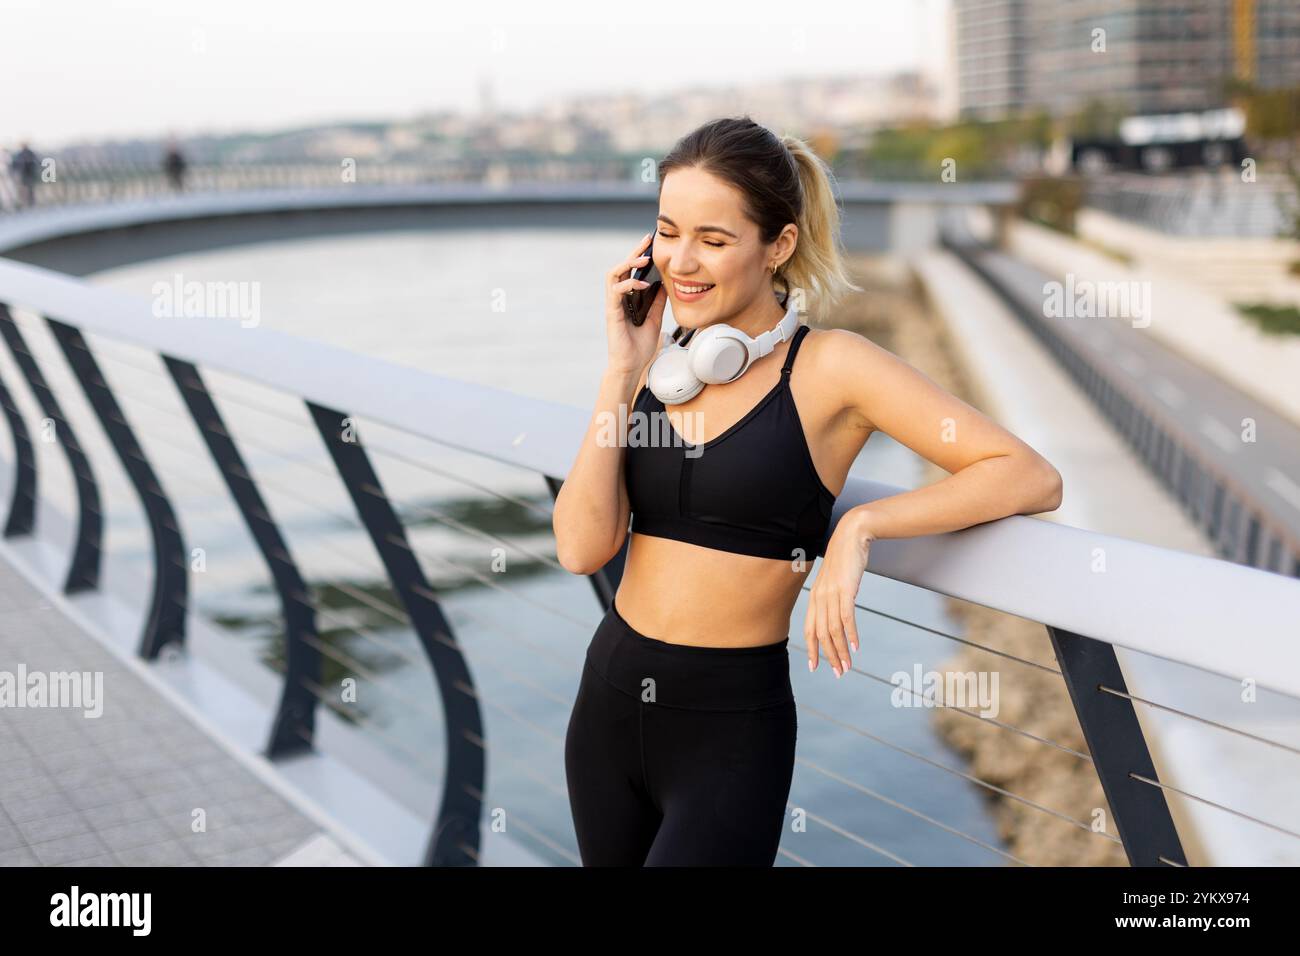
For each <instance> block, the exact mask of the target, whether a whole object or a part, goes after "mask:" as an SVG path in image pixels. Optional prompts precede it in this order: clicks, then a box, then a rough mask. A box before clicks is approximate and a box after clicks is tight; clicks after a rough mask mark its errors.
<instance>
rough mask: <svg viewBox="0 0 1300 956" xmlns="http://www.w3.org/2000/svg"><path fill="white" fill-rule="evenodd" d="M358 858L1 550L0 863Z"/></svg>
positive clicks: (350, 861)
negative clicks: (46, 702) (42, 687)
mask: <svg viewBox="0 0 1300 956" xmlns="http://www.w3.org/2000/svg"><path fill="white" fill-rule="evenodd" d="M56 673H57V674H61V675H62V674H66V675H85V676H86V678H87V680H86V681H85V682H84V684H82V687H83V688H84V689H86V690H88V691H89V694H87V695H85V696H83V697H81V698H80V699H79V700H77V701H76V702H75V706H71V705H69V700H70V699H71V698H66V697H64V698H63V699H62V700H61V701H59V702H58V703H60V704H61V705H60V706H17V703H16V701H15V700H14V698H13V695H12V693H10V694H6V693H5V692H6V691H10V692H12V691H13V689H14V688H15V686H16V687H17V689H18V691H19V692H20V693H19V695H18V696H19V699H22V700H25V701H29V702H31V701H33V700H34V698H33V697H31V696H30V695H29V692H27V691H25V690H24V688H30V687H33V686H35V684H34V678H35V677H37V676H38V675H43V676H44V677H47V678H48V677H50V676H51V675H53V674H56ZM51 686H53V684H51ZM100 691H102V693H100ZM50 703H56V702H55V701H50ZM358 863H359V861H358V860H356V859H355V858H354V857H352V856H350V855H349V854H347V853H346V852H344V850H343V848H342V847H340V846H339V844H338V843H337V841H335V840H334V839H333V838H332V837H331V836H330V835H329V834H328V833H326V832H325V831H323V830H322V829H321V827H320V826H319V825H318V824H316V823H315V822H314V821H313V820H311V819H310V818H309V817H307V816H305V815H304V814H303V813H302V812H300V811H299V810H298V809H297V808H296V807H294V806H293V805H292V804H291V803H290V802H289V801H287V800H286V799H285V798H284V797H282V796H281V795H280V794H278V793H276V792H275V791H274V790H273V789H271V788H270V787H269V786H268V785H267V784H266V783H265V782H264V781H263V780H262V779H261V778H260V777H258V776H257V775H255V774H254V773H252V772H251V771H250V770H249V769H248V768H247V767H246V766H245V765H244V764H243V763H242V762H241V761H240V760H239V759H236V757H234V756H233V755H232V754H230V753H229V752H228V751H226V750H225V749H224V748H223V747H221V746H220V745H218V744H217V743H215V742H214V741H213V740H212V739H211V738H210V737H209V736H208V735H207V734H205V733H204V732H203V731H202V730H201V729H200V728H199V727H198V726H196V725H195V724H194V723H193V722H191V721H190V720H189V719H188V718H187V717H186V716H185V715H184V714H182V713H181V712H180V711H178V710H177V709H176V708H175V707H174V706H172V704H171V703H170V702H168V701H167V700H166V699H165V698H164V697H163V696H162V695H161V694H160V693H159V692H158V691H156V690H155V689H154V688H152V687H151V686H149V684H148V682H147V681H146V680H144V679H142V678H141V677H140V676H139V675H138V674H136V673H134V672H133V671H132V670H131V669H130V668H129V667H127V666H126V665H125V664H123V663H122V662H121V661H120V660H118V659H117V658H116V657H115V656H114V655H113V654H112V653H111V652H110V651H108V650H107V649H106V648H104V647H103V646H102V645H101V644H100V643H99V642H97V641H95V640H94V639H92V638H91V637H89V636H87V635H86V634H83V633H82V632H81V631H80V630H79V629H78V628H77V627H76V626H75V625H74V624H73V623H72V622H71V621H69V620H68V618H67V617H65V616H64V615H63V614H62V612H60V611H59V610H58V609H57V608H55V607H54V606H53V605H52V604H51V603H50V602H49V601H47V600H46V599H44V597H43V596H42V595H41V594H40V593H39V592H37V591H36V590H35V589H34V588H32V587H31V586H30V585H29V584H28V583H27V581H26V580H25V579H24V578H22V577H21V576H20V575H19V574H18V573H17V572H15V571H14V570H12V569H11V568H10V567H9V566H8V565H7V564H5V563H4V562H3V560H2V559H0V866H58V865H67V866H73V865H76V866H264V865H304V866H320V865H327V866H328V865H357V864H358Z"/></svg>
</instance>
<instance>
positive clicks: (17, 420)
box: [0, 380, 36, 538]
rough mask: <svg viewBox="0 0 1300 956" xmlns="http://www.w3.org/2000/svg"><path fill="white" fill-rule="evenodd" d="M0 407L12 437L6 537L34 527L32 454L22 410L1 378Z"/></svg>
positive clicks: (34, 491)
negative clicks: (10, 486)
mask: <svg viewBox="0 0 1300 956" xmlns="http://www.w3.org/2000/svg"><path fill="white" fill-rule="evenodd" d="M0 407H3V408H4V413H5V420H6V421H8V422H9V433H10V434H11V435H12V436H13V440H14V493H13V497H12V498H11V499H10V500H9V517H8V518H7V519H6V520H5V531H4V536H5V537H6V538H13V537H16V536H17V535H21V534H31V533H32V530H33V529H34V528H35V527H36V455H35V453H34V450H33V448H32V437H31V435H29V434H28V433H27V425H26V423H24V422H23V416H22V413H21V412H19V411H18V406H17V405H15V404H14V399H13V396H12V395H10V394H9V389H8V388H7V387H6V386H5V383H4V382H3V381H2V380H0Z"/></svg>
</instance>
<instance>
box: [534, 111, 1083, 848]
mask: <svg viewBox="0 0 1300 956" xmlns="http://www.w3.org/2000/svg"><path fill="white" fill-rule="evenodd" d="M659 182H660V190H659V210H658V218H657V227H656V232H655V234H654V236H653V243H654V246H653V261H654V264H655V265H656V266H657V267H658V269H659V272H660V274H661V275H662V276H663V287H662V288H661V289H660V290H659V291H658V293H657V295H656V298H655V300H654V304H653V306H652V307H651V310H650V314H649V316H648V318H647V319H646V321H645V323H644V324H643V325H641V326H634V325H632V324H631V323H629V322H628V321H627V320H626V319H625V318H624V313H623V309H622V297H623V295H624V294H625V293H627V292H629V291H630V290H632V289H635V288H645V287H646V284H645V283H644V282H638V280H636V279H633V278H630V273H631V270H632V269H634V268H637V267H641V266H645V265H647V259H646V258H638V254H639V253H640V252H641V251H642V250H643V249H644V248H645V246H646V242H647V240H650V239H651V236H650V235H647V236H646V237H644V238H643V239H642V240H641V241H640V242H638V244H637V246H636V247H635V248H634V249H633V250H631V252H630V253H629V258H627V259H625V260H624V261H622V262H620V263H619V264H618V265H616V266H615V267H614V268H613V269H611V270H610V272H609V274H608V275H607V276H606V291H607V295H606V316H605V325H606V334H607V338H608V344H609V358H608V363H607V366H606V368H605V371H604V375H603V377H602V378H601V384H600V392H599V396H598V398H597V401H596V408H595V413H594V414H593V417H592V422H591V425H590V427H589V428H588V430H587V434H586V436H585V438H584V440H583V443H582V446H581V448H580V450H579V453H578V456H577V459H576V461H575V462H574V465H573V468H572V470H571V471H570V472H569V475H568V478H567V479H566V480H565V482H564V485H563V487H562V488H561V490H560V492H559V495H558V497H557V499H556V503H555V513H554V522H553V524H554V531H555V538H556V545H557V552H558V557H559V560H560V562H561V564H562V565H563V566H564V567H565V568H566V569H567V570H569V571H572V572H574V573H576V574H592V573H595V572H596V571H597V570H599V569H600V568H602V567H603V566H604V565H605V564H606V563H607V562H608V561H609V560H610V559H611V558H613V557H614V556H615V555H616V554H617V553H618V552H619V550H620V549H621V548H622V546H623V543H624V540H625V539H626V538H627V536H628V535H629V534H630V535H631V540H630V542H629V544H628V551H627V557H626V563H625V566H624V569H623V574H622V579H621V581H620V584H619V587H618V592H617V594H616V595H615V597H614V600H613V602H612V603H611V604H610V607H609V609H608V612H607V613H606V615H605V618H604V619H603V620H602V621H601V623H600V625H599V627H598V628H597V630H596V633H595V635H594V636H593V637H592V640H591V643H590V645H589V647H588V650H587V655H586V662H585V666H584V669H583V674H582V679H581V682H580V685H579V688H578V693H577V698H576V700H575V702H574V707H573V711H572V713H571V715H570V719H569V724H568V730H567V735H566V739H565V771H566V775H567V780H568V786H569V799H570V805H571V810H572V814H573V822H574V828H575V831H576V834H577V839H578V847H579V851H580V853H581V856H582V861H583V864H584V865H586V866H683V865H704V866H718V865H722V866H728V865H752V866H771V865H772V863H773V861H774V860H775V858H776V853H777V848H778V845H779V843H780V839H781V831H782V822H783V820H784V818H785V811H786V801H787V799H788V797H789V793H790V783H791V778H792V774H793V770H794V754H795V740H796V734H797V720H796V716H795V702H794V693H793V689H792V686H791V682H790V671H789V667H790V659H789V651H788V643H789V638H788V633H789V626H790V620H791V613H792V611H793V609H794V605H795V601H796V599H797V598H798V595H799V591H800V589H801V588H802V587H803V584H804V581H805V579H806V578H807V576H808V574H809V571H810V570H811V567H812V563H813V560H814V559H815V558H816V557H817V555H818V554H822V564H821V569H820V571H819V572H818V574H817V578H816V580H815V581H814V583H813V585H812V587H811V589H810V593H809V599H808V610H807V614H806V616H805V620H804V625H803V638H804V643H805V645H806V647H807V656H808V667H809V669H810V670H815V669H816V668H817V666H818V663H819V661H820V660H821V658H822V657H825V658H826V659H827V660H828V662H829V664H830V666H831V668H832V670H833V671H834V672H835V675H836V677H839V676H841V675H842V674H843V673H844V672H845V671H846V670H847V669H848V668H849V666H850V664H851V658H850V652H851V651H856V650H858V646H859V645H858V635H857V630H856V627H855V626H854V599H855V597H856V595H857V592H858V587H859V585H860V583H861V580H862V575H863V573H864V572H865V570H866V567H867V559H868V554H869V552H870V548H871V543H872V542H873V541H875V540H877V539H879V538H903V537H911V536H915V535H929V534H936V533H940V532H945V531H953V530H957V529H960V528H966V527H969V526H971V525H975V524H980V523H982V522H986V521H993V520H995V519H998V518H1002V517H1005V516H1007V515H1012V514H1036V513H1039V512H1043V511H1050V510H1053V509H1055V508H1057V507H1059V505H1060V500H1061V478H1060V475H1059V474H1058V473H1057V472H1056V470H1055V469H1054V468H1053V467H1052V466H1051V465H1050V464H1049V463H1048V462H1047V461H1046V460H1045V459H1043V458H1042V457H1041V456H1040V455H1039V454H1038V453H1036V452H1035V451H1034V450H1033V449H1032V448H1030V447H1029V446H1028V445H1026V444H1025V443H1024V442H1023V441H1020V440H1019V439H1017V438H1016V437H1015V436H1014V435H1012V434H1010V433H1008V432H1007V431H1005V430H1004V429H1002V428H1001V427H999V426H998V425H997V424H995V423H994V422H992V421H990V420H989V419H988V418H986V417H985V416H984V415H982V414H980V412H978V411H977V410H976V409H974V408H972V407H971V406H969V405H967V404H966V403H964V402H962V401H961V400H959V399H957V398H956V397H954V396H952V395H949V394H948V393H947V392H945V391H943V390H942V389H941V388H939V387H938V386H937V385H936V384H935V383H934V382H933V381H931V380H930V379H929V378H928V377H926V376H925V375H923V374H921V373H920V372H918V371H916V370H915V369H913V368H912V367H911V366H909V365H907V364H906V363H905V362H903V361H901V360H900V359H898V358H897V357H896V356H894V355H893V354H892V353H890V352H888V351H887V350H885V349H883V348H880V347H878V346H876V345H875V344H873V343H872V342H870V341H869V340H867V339H865V338H863V337H861V336H859V335H857V334H855V333H852V332H849V331H846V330H843V329H836V328H825V329H815V330H814V329H811V328H810V327H809V326H808V325H805V324H803V323H802V322H801V321H800V311H801V308H802V307H804V306H806V307H807V311H809V312H811V313H813V314H814V315H817V316H818V317H821V316H824V315H825V314H826V313H827V311H828V310H829V309H830V308H831V307H833V305H834V303H835V302H836V301H837V300H838V299H839V298H841V297H842V296H843V294H844V293H845V292H846V291H847V290H850V289H852V290H857V287H856V286H854V285H852V283H851V282H850V281H849V279H848V277H847V274H846V271H845V268H844V266H843V264H842V262H841V256H840V251H839V213H838V209H837V207H836V203H835V199H834V195H833V193H832V189H831V180H830V177H829V172H828V170H827V168H826V167H825V165H824V164H823V162H822V161H821V160H820V159H819V158H818V157H817V156H816V155H815V154H814V153H813V152H812V151H811V150H810V149H809V147H808V146H807V145H806V144H805V143H804V142H802V141H801V140H799V139H796V138H794V137H790V136H785V137H778V136H776V135H775V134H774V133H772V132H771V131H770V130H768V129H766V128H765V127H763V126H761V125H759V124H757V123H754V122H753V121H752V120H750V119H749V118H748V117H742V118H726V119H719V120H715V121H713V122H710V123H707V124H705V125H704V126H701V127H700V128H699V129H696V130H694V131H693V132H691V133H690V134H689V135H687V136H686V137H684V138H683V139H681V140H680V141H679V142H678V143H677V144H676V145H675V146H674V148H673V150H672V151H671V152H670V153H669V155H668V156H667V157H665V158H664V160H663V161H662V162H661V163H660V164H659ZM778 290H779V291H780V293H781V294H780V295H779V296H778ZM858 291H860V290H858ZM669 298H671V299H672V302H673V317H674V319H675V320H676V322H677V325H678V332H680V333H684V334H683V335H682V337H681V340H680V341H673V342H671V343H664V342H661V339H660V330H661V326H662V322H663V312H664V307H665V305H666V302H667V300H668V299H669ZM805 298H806V299H807V300H808V301H806V302H805V301H804V300H805ZM705 330H709V331H707V332H706V331H705ZM692 340H695V341H694V344H693V345H691V343H692ZM664 348H666V349H667V350H668V351H669V352H672V350H674V349H675V350H677V351H676V353H675V354H674V355H672V356H669V355H661V350H662V349H664ZM674 363H675V364H674ZM728 363H730V365H729V364H728ZM701 386H702V387H701ZM629 404H630V405H631V410H630V412H629V410H628V408H627V406H628V405H629ZM620 406H622V407H623V415H622V416H620V414H619V411H620ZM633 413H641V414H640V415H639V416H638V415H636V414H633ZM611 420H613V421H620V422H627V423H628V427H627V430H626V432H625V433H624V434H622V435H621V436H620V440H619V441H616V442H610V441H603V440H601V435H602V432H603V429H604V427H605V424H604V423H605V422H608V421H611ZM638 420H639V421H640V422H642V423H644V422H650V423H652V424H651V426H650V427H648V428H641V427H640V426H639V425H638ZM656 422H657V425H656V424H654V423H656ZM877 430H879V431H882V432H885V433H886V434H888V435H890V436H892V437H893V438H894V439H896V440H897V441H899V442H901V443H902V444H904V445H906V446H908V447H909V448H911V449H912V450H914V451H915V452H917V453H918V454H919V455H922V456H923V457H925V458H927V459H929V460H930V461H932V462H934V463H936V464H938V465H939V466H941V467H942V468H943V469H944V470H945V471H947V472H949V477H947V478H945V479H943V480H942V481H939V482H937V483H935V484H933V485H930V486H928V487H924V488H920V489H917V490H914V491H908V492H906V493H902V494H898V495H894V496H891V497H888V498H884V499H881V500H879V501H873V502H871V503H869V504H865V505H859V506H857V507H855V508H852V509H850V510H849V511H847V512H846V513H845V514H844V515H843V516H842V517H841V519H840V520H839V522H838V523H837V525H836V527H835V530H834V533H833V534H831V535H830V537H829V540H827V539H826V534H827V531H828V529H829V525H830V518H831V509H832V506H833V504H834V502H835V499H836V497H837V496H838V495H839V493H840V492H841V491H842V490H843V488H844V483H845V481H846V479H847V476H848V471H849V466H850V465H851V464H852V462H853V461H854V459H855V458H856V457H857V455H858V453H859V451H861V449H862V447H863V445H864V444H865V442H866V441H867V439H868V437H869V436H870V435H871V433H872V432H874V431H877ZM647 435H649V436H651V438H650V439H647V438H646V436H647ZM654 436H658V438H659V439H660V440H653V437H654ZM954 436H955V439H954ZM664 438H668V439H669V440H667V441H665V440H662V439H664ZM629 517H630V519H631V526H630V529H629Z"/></svg>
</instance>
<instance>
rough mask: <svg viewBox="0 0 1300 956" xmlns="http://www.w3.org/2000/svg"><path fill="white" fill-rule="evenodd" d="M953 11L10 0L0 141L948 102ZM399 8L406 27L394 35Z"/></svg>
mask: <svg viewBox="0 0 1300 956" xmlns="http://www.w3.org/2000/svg"><path fill="white" fill-rule="evenodd" d="M949 8H950V0H916V2H914V3H909V4H903V5H898V4H885V3H883V2H876V3H867V4H861V5H859V6H858V7H856V8H853V9H848V10H846V9H844V8H843V7H835V6H834V5H833V4H831V3H827V2H823V0H813V2H810V3H806V4H803V5H801V8H800V11H799V15H798V17H797V18H788V17H787V18H785V19H782V20H775V19H773V18H771V17H768V16H766V15H765V14H763V13H762V11H755V9H754V8H753V7H752V6H748V5H744V4H731V5H728V4H723V5H721V6H718V5H714V6H712V7H710V8H709V9H699V10H697V9H693V8H692V7H690V6H689V5H687V4H684V3H681V2H679V0H672V2H670V3H666V4H660V5H659V6H657V7H656V8H655V10H654V15H653V18H652V19H650V20H648V21H647V22H646V26H645V28H644V29H642V30H641V31H640V33H637V32H636V31H635V29H634V28H633V27H629V28H628V29H627V31H626V32H627V33H628V36H627V37H626V38H625V37H623V36H622V32H623V31H622V30H621V27H620V25H619V24H617V23H611V22H608V21H609V16H608V9H607V8H605V7H603V6H597V5H596V4H594V3H589V2H588V3H581V4H577V5H571V6H569V7H568V8H566V9H564V10H554V11H553V10H547V11H545V13H544V14H543V13H540V12H538V11H537V10H536V9H535V8H533V7H529V6H527V5H524V4H522V3H517V2H510V3H503V4H497V5H495V6H493V7H491V8H485V9H480V11H479V12H476V13H469V14H455V15H452V16H435V15H434V14H433V13H432V12H431V11H428V10H419V9H416V10H411V9H403V8H402V7H401V6H400V5H398V4H396V3H394V2H391V0H379V2H376V3H372V4H370V5H368V6H367V7H366V10H365V18H364V20H363V19H360V18H359V17H358V14H357V13H356V10H355V8H354V7H353V6H351V5H348V4H343V3H341V2H338V0H331V2H327V3H323V4H315V5H313V6H312V7H311V8H310V10H311V19H310V21H308V20H307V19H306V18H305V16H304V13H303V10H304V9H305V8H303V7H301V6H297V5H295V6H293V7H290V8H284V7H267V6H265V5H258V4H255V3H254V2H253V0H232V2H230V3H227V4H224V5H222V6H221V7H219V8H215V7H213V6H211V5H203V4H195V3H188V4H163V3H159V2H156V0H135V2H133V3H130V4H128V5H126V7H125V9H123V7H121V6H118V5H115V6H114V8H113V9H112V10H109V9H106V8H102V7H99V6H97V5H94V4H92V3H89V2H87V0H74V2H72V3H70V4H65V5H63V6H61V7H60V8H58V9H57V11H56V10H54V9H53V8H49V7H48V6H44V7H43V6H42V5H41V4H40V3H39V2H36V0H16V2H15V3H14V4H13V5H12V8H11V9H10V10H8V11H6V19H7V21H8V25H9V27H10V29H11V30H12V31H13V33H12V35H14V36H20V37H23V38H24V42H22V43H19V44H15V46H14V49H13V50H12V51H10V53H9V54H8V55H7V65H8V67H9V69H10V71H12V73H11V79H10V83H9V85H10V86H11V88H16V87H19V86H20V84H19V83H18V82H17V80H18V78H25V79H26V80H28V81H29V82H25V83H22V84H21V88H22V89H23V94H22V95H21V96H15V97H6V99H5V102H4V103H2V104H0V136H3V137H4V140H5V141H6V142H11V141H18V140H21V139H28V140H31V141H32V142H39V143H40V144H42V145H43V146H44V147H45V148H57V147H58V146H59V145H66V144H69V143H72V142H86V141H94V140H109V139H131V138H151V137H165V136H167V135H172V134H174V135H176V136H179V137H182V138H184V137H186V136H194V135H202V134H215V135H225V134H231V133H237V132H266V131H272V130H279V129H284V128H291V127H295V126H311V125H316V124H329V123H337V122H349V121H365V120H378V121H383V120H395V119H402V118H409V117H412V116H419V115H423V114H429V113H437V112H443V111H455V112H462V113H466V114H470V115H476V114H479V113H481V112H482V111H484V109H486V108H492V109H495V110H497V111H500V112H536V111H542V110H545V109H547V108H553V107H554V105H555V104H556V103H558V102H560V101H564V100H568V99H580V98H582V97H586V96H593V95H605V94H619V93H626V94H638V93H639V94H643V95H648V96H657V95H673V94H679V93H681V92H683V91H686V90H689V89H692V88H716V87H725V86H729V85H737V86H743V85H748V84H757V83H764V82H771V81H773V80H782V79H785V78H791V79H796V78H808V77H822V76H836V75H857V76H887V75H890V74H894V73H898V72H909V71H914V72H919V73H921V74H923V75H925V76H927V77H928V78H930V79H931V80H932V81H934V82H935V83H936V84H938V85H939V86H940V87H941V88H942V89H944V90H945V92H946V94H947V95H949V96H953V95H955V94H954V93H948V92H947V88H948V87H950V86H951V85H952V84H951V78H950V75H949V74H950V72H951V63H950V59H951V56H950V49H949V45H950V42H951V37H950V35H949V19H948V12H949ZM393 16H401V17H402V19H403V20H404V21H407V22H408V24H409V29H406V30H400V31H395V30H393V29H392V26H393ZM69 22H72V23H75V24H77V26H76V28H74V29H68V28H67V27H66V24H67V23H69ZM674 22H684V23H689V24H691V25H692V26H693V27H706V26H711V27H718V26H725V27H726V28H727V35H726V42H721V41H719V39H718V35H719V31H718V30H717V29H711V30H708V31H707V32H706V35H707V36H709V38H710V41H711V42H710V44H709V45H708V46H707V47H703V48H699V49H697V48H696V47H695V45H694V44H691V43H688V42H684V41H683V39H682V38H683V36H684V34H682V33H680V32H674V31H673V29H672V27H671V26H667V25H666V26H662V27H661V26H659V24H672V23H674ZM637 48H644V49H646V50H647V51H648V53H647V56H646V57H645V61H646V64H647V65H645V66H642V65H641V62H640V60H639V58H638V57H637V56H635V55H631V54H630V53H629V50H635V49H637ZM701 51H704V52H705V55H701ZM434 57H436V58H438V64H437V65H435V66H430V64H429V60H430V58H434ZM556 64H563V68H562V69H559V70H557V69H556V68H555V66H556ZM598 77H599V78H603V79H597V78H598ZM304 90H306V91H309V93H310V95H307V96H304V95H303V91H304Z"/></svg>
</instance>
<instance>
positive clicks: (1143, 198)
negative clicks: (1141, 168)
mask: <svg viewBox="0 0 1300 956" xmlns="http://www.w3.org/2000/svg"><path fill="white" fill-rule="evenodd" d="M1084 202H1085V204H1086V205H1088V206H1091V207H1093V208H1094V209H1099V210H1101V211H1103V212H1108V213H1110V214H1111V215H1114V216H1117V217H1119V218H1121V219H1127V220H1129V221H1131V222H1135V223H1138V224H1139V225H1143V226H1147V227H1150V228H1152V229H1156V230H1158V231H1160V232H1163V233H1167V234H1169V235H1174V236H1199V237H1210V236H1233V237H1254V238H1261V239H1274V238H1277V237H1278V236H1279V235H1282V234H1284V233H1285V232H1287V231H1289V226H1288V223H1289V222H1292V221H1293V220H1294V218H1295V215H1296V210H1297V197H1296V195H1295V189H1294V188H1293V187H1292V186H1291V185H1290V184H1289V183H1288V182H1287V181H1286V180H1285V179H1283V178H1282V177H1278V176H1264V177H1261V178H1260V179H1258V180H1256V179H1250V180H1243V179H1242V176H1241V172H1240V171H1239V170H1238V171H1236V172H1235V173H1233V172H1230V173H1229V174H1227V175H1225V174H1223V173H1218V172H1216V173H1204V172H1198V173H1191V174H1186V175H1165V176H1145V175H1141V174H1137V173H1133V174H1113V175H1109V176H1098V177H1090V178H1089V179H1088V180H1087V186H1086V194H1085V199H1084Z"/></svg>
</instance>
